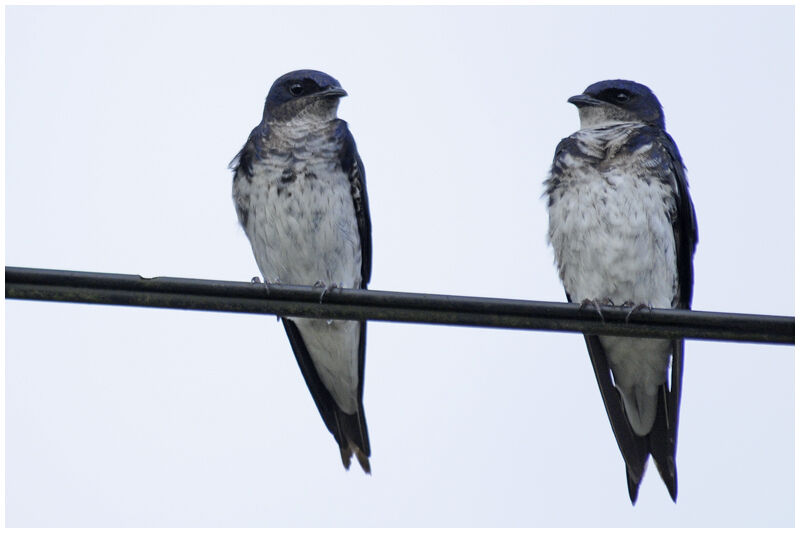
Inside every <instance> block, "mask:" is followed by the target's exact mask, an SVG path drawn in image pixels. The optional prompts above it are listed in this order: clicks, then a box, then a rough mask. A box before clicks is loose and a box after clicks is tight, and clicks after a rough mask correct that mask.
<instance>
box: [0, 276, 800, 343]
mask: <svg viewBox="0 0 800 533" xmlns="http://www.w3.org/2000/svg"><path fill="white" fill-rule="evenodd" d="M6 298H10V299H24V300H47V301H57V302H73V303H93V304H109V305H128V306H139V307H159V308H170V309H190V310H204V311H224V312H234V313H260V314H273V315H278V316H297V317H310V318H330V319H349V320H379V321H390V322H412V323H421V324H448V325H459V326H478V327H491V328H510V329H532V330H550V331H579V332H583V333H588V334H604V335H621V336H631V337H665V338H680V337H683V338H689V339H708V340H727V341H740V342H763V343H773V344H794V317H791V316H769V315H750V314H739V313H716V312H704V311H687V310H677V309H652V310H641V311H636V312H634V313H631V314H630V315H629V311H630V308H619V307H610V306H601V307H600V311H601V312H602V318H601V316H600V313H598V310H597V309H595V308H594V307H592V306H587V307H585V308H581V306H580V305H578V304H572V303H552V302H537V301H528V300H509V299H499V298H476V297H469V296H449V295H438V294H416V293H403V292H388V291H375V290H358V289H330V290H327V291H325V293H324V294H323V289H321V288H314V287H304V286H292V285H270V286H269V287H267V286H265V285H263V284H258V283H247V282H233V281H212V280H198V279H185V278H168V277H158V278H152V279H145V278H142V277H140V276H132V275H126V274H102V273H96V272H76V271H66V270H47V269H35V268H21V267H8V266H7V267H6Z"/></svg>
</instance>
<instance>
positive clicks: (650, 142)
mask: <svg viewBox="0 0 800 533" xmlns="http://www.w3.org/2000/svg"><path fill="white" fill-rule="evenodd" d="M568 102H570V103H572V104H574V105H575V106H577V108H578V114H579V116H580V123H581V129H580V130H579V131H577V132H575V133H574V134H572V135H570V136H569V137H567V138H565V139H563V140H562V141H561V142H560V143H559V144H558V147H557V148H556V153H555V157H554V158H553V165H552V167H551V170H550V174H549V176H548V178H547V180H545V182H544V184H545V189H546V190H545V196H546V197H547V200H548V205H547V209H548V214H549V218H550V226H549V234H548V240H549V242H550V243H551V244H552V246H553V250H554V251H555V262H556V265H557V267H558V274H559V276H560V278H561V281H562V283H563V284H564V289H565V290H566V293H567V299H568V300H569V301H571V302H573V301H574V302H583V303H592V304H593V305H597V304H600V303H612V304H616V305H619V304H623V305H631V306H633V309H632V310H636V309H638V308H642V307H659V308H680V309H688V308H689V307H690V304H691V301H692V284H693V281H692V278H693V272H692V256H693V255H694V250H695V246H696V244H697V223H696V219H695V213H694V206H693V205H692V200H691V198H690V197H689V187H688V184H687V182H686V174H685V168H684V165H683V161H682V160H681V156H680V153H679V152H678V147H677V146H676V145H675V142H674V141H673V140H672V137H670V136H669V134H668V133H667V132H666V130H665V127H664V113H663V111H662V109H661V104H660V103H659V101H658V99H657V98H656V96H655V95H654V94H653V93H652V91H650V89H648V88H647V87H645V86H644V85H641V84H639V83H635V82H632V81H627V80H607V81H601V82H598V83H595V84H593V85H590V86H589V87H587V89H586V90H585V91H584V92H583V94H579V95H577V96H573V97H572V98H570V99H569V100H568ZM585 339H586V345H587V347H588V349H589V356H590V358H591V361H592V366H593V368H594V372H595V377H596V378H597V382H598V385H599V386H600V393H601V395H602V397H603V402H604V403H605V407H606V412H607V414H608V418H609V420H610V421H611V428H612V429H613V431H614V436H615V437H616V440H617V444H618V445H619V448H620V451H621V452H622V456H623V458H624V459H625V465H626V473H627V480H628V494H629V496H630V499H631V503H636V497H637V494H638V491H639V484H640V483H641V480H642V476H643V474H644V470H645V466H646V463H647V458H648V456H649V455H652V456H653V460H654V462H655V463H656V466H657V468H658V471H659V473H660V474H661V478H662V479H663V480H664V483H665V484H666V486H667V489H668V490H669V493H670V496H671V497H672V499H673V500H675V499H676V498H677V493H678V478H677V471H676V466H675V448H676V442H677V436H678V410H679V407H680V397H681V381H682V375H683V339H677V340H669V339H644V338H633V337H613V336H599V337H598V336H595V335H586V336H585ZM670 356H671V360H672V363H671V366H672V370H671V377H670V379H669V380H668V379H667V373H668V367H669V365H670ZM609 369H610V372H609ZM612 375H613V381H612Z"/></svg>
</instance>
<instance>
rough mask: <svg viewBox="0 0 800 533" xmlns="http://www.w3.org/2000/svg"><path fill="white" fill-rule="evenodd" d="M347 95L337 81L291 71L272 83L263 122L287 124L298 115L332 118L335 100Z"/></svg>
mask: <svg viewBox="0 0 800 533" xmlns="http://www.w3.org/2000/svg"><path fill="white" fill-rule="evenodd" d="M342 96H347V92H345V90H344V89H342V86H341V85H339V82H338V81H336V80H335V79H334V78H333V77H331V76H329V75H327V74H325V73H324V72H320V71H318V70H294V71H292V72H289V73H287V74H284V75H283V76H281V77H280V78H278V79H277V80H275V83H273V84H272V88H270V90H269V94H268V95H267V102H266V104H265V105H264V118H265V120H268V121H271V120H278V121H288V120H291V119H292V118H294V117H296V116H297V115H299V114H300V113H302V112H307V113H309V114H314V115H316V114H319V115H320V116H327V115H329V114H330V113H331V112H332V113H333V116H335V115H336V108H337V106H338V105H339V98H341V97H342Z"/></svg>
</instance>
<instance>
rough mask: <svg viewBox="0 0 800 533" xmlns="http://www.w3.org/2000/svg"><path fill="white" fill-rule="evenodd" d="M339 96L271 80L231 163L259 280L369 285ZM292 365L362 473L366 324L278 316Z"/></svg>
mask: <svg viewBox="0 0 800 533" xmlns="http://www.w3.org/2000/svg"><path fill="white" fill-rule="evenodd" d="M346 95H347V93H346V92H345V90H344V89H342V87H341V85H340V84H339V82H338V81H336V80H335V79H333V78H332V77H331V76H329V75H327V74H325V73H324V72H319V71H316V70H297V71H294V72H289V73H288V74H285V75H283V76H281V77H280V78H278V79H277V80H275V83H274V84H273V85H272V88H271V89H270V90H269V94H268V95H267V100H266V104H265V106H264V115H263V117H262V119H261V122H260V123H259V124H258V126H256V127H255V128H254V129H253V131H252V133H250V137H249V138H248V140H247V143H246V144H245V145H244V147H243V148H242V150H241V151H240V152H239V153H238V154H237V155H236V157H235V158H234V159H233V161H232V162H231V165H230V166H231V169H232V170H233V171H234V177H233V200H234V204H235V206H236V212H237V214H238V216H239V222H240V223H241V224H242V227H243V228H244V231H245V233H246V234H247V238H248V239H249V240H250V244H251V245H252V248H253V254H254V255H255V258H256V263H258V268H259V270H261V273H262V275H263V276H264V282H265V283H267V284H278V283H284V284H293V285H312V284H313V285H316V286H320V287H325V290H327V289H329V288H331V287H341V288H361V289H364V288H366V287H367V282H369V278H370V271H371V266H372V237H371V232H372V230H371V223H370V217H369V207H368V204H367V189H366V182H365V178H364V165H363V164H362V163H361V158H360V157H359V155H358V151H357V150H356V144H355V141H354V140H353V136H352V135H351V134H350V130H349V129H348V127H347V123H346V122H345V121H343V120H340V119H339V118H337V116H336V112H337V109H338V106H339V99H340V98H342V97H343V96H346ZM282 321H283V326H284V328H285V329H286V334H287V335H288V337H289V342H290V344H291V345H292V350H293V351H294V355H295V358H296V359H297V363H298V365H299V366H300V370H301V372H302V373H303V377H304V378H305V380H306V384H307V385H308V388H309V390H310V391H311V395H312V396H313V398H314V401H315V402H316V404H317V408H318V409H319V412H320V415H322V419H323V420H324V422H325V425H326V426H327V427H328V430H329V431H330V432H331V433H332V434H333V436H334V438H335V439H336V442H337V443H338V444H339V449H340V452H341V456H342V463H343V464H344V466H345V468H347V469H349V468H350V460H351V457H352V456H353V455H355V456H356V459H357V460H358V462H359V464H360V465H361V468H363V469H364V472H366V473H369V472H370V464H369V455H370V448H369V438H368V436H367V423H366V420H365V418H364V405H363V402H362V397H363V392H364V353H365V349H366V334H367V325H366V322H363V321H362V322H357V321H344V320H324V319H308V318H286V317H282Z"/></svg>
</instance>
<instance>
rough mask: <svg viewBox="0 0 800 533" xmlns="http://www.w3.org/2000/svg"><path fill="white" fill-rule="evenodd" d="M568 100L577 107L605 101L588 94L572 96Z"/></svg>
mask: <svg viewBox="0 0 800 533" xmlns="http://www.w3.org/2000/svg"><path fill="white" fill-rule="evenodd" d="M567 102H569V103H570V104H573V105H574V106H575V107H578V108H581V107H587V106H592V105H600V104H602V103H603V102H602V101H601V100H598V99H597V98H592V97H591V96H589V95H588V94H578V95H575V96H572V97H570V98H569V99H568V100H567Z"/></svg>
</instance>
